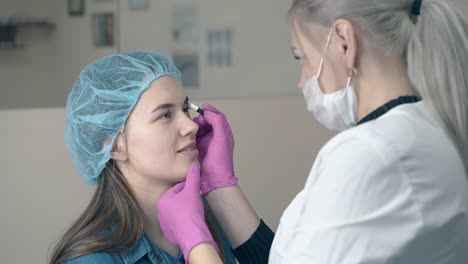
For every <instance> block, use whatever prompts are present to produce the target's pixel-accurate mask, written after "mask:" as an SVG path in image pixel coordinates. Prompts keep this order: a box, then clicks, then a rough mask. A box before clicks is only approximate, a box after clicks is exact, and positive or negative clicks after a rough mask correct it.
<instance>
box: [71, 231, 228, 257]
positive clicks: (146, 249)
mask: <svg viewBox="0 0 468 264" xmlns="http://www.w3.org/2000/svg"><path fill="white" fill-rule="evenodd" d="M218 230H219V229H218ZM219 236H220V238H221V242H222V246H223V250H224V256H225V258H226V262H225V263H226V264H236V258H235V257H234V254H233V252H232V249H231V245H230V244H229V242H228V241H227V239H226V237H225V235H224V234H223V233H222V232H220V233H219ZM111 263H112V264H181V263H185V260H184V256H183V255H182V252H180V251H179V254H178V256H177V257H174V256H172V255H170V254H169V253H167V252H165V251H164V250H163V249H161V248H159V247H158V246H156V245H154V244H153V243H152V242H151V240H150V239H149V238H148V236H147V235H146V234H144V233H143V235H142V236H141V238H140V241H139V242H138V244H137V245H136V246H135V247H133V248H132V249H131V250H130V251H129V252H128V253H126V254H122V255H114V254H109V253H105V252H97V253H92V254H88V255H84V256H80V257H78V258H75V259H72V260H70V261H67V262H66V264H111Z"/></svg>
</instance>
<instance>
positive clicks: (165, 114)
mask: <svg viewBox="0 0 468 264" xmlns="http://www.w3.org/2000/svg"><path fill="white" fill-rule="evenodd" d="M171 116H172V115H171V113H170V112H167V113H164V114H162V115H161V116H160V118H163V119H169V118H171Z"/></svg>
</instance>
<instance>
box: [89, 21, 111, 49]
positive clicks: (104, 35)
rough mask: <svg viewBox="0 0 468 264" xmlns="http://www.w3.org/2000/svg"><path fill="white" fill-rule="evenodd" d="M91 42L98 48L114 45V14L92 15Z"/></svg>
mask: <svg viewBox="0 0 468 264" xmlns="http://www.w3.org/2000/svg"><path fill="white" fill-rule="evenodd" d="M92 25H93V40H94V45H95V46H98V47H103V46H113V45H114V14H112V13H100V14H94V15H93V23H92Z"/></svg>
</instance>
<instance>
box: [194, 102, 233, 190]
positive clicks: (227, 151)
mask: <svg viewBox="0 0 468 264" xmlns="http://www.w3.org/2000/svg"><path fill="white" fill-rule="evenodd" d="M202 109H203V110H204V111H205V113H204V116H202V115H199V116H197V117H196V118H194V121H195V122H196V123H197V124H198V126H199V129H198V133H197V149H198V151H199V161H200V164H201V191H202V193H203V194H207V193H208V192H210V191H212V190H214V189H216V188H222V187H227V186H231V185H235V184H236V183H237V181H238V179H237V177H236V176H235V174H234V157H233V156H234V136H233V134H232V130H231V127H230V126H229V123H228V121H227V120H226V116H225V115H224V114H223V113H222V112H221V111H219V110H218V109H216V108H215V107H214V106H212V105H210V104H203V106H202Z"/></svg>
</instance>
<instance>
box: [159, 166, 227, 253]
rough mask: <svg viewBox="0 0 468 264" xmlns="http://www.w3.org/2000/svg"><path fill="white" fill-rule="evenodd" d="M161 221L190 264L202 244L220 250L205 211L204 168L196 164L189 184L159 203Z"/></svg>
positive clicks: (180, 187)
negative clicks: (203, 195)
mask: <svg viewBox="0 0 468 264" xmlns="http://www.w3.org/2000/svg"><path fill="white" fill-rule="evenodd" d="M157 208H158V219H159V223H160V225H161V229H162V231H163V232H164V235H165V236H166V238H167V239H168V240H169V242H171V243H173V244H174V245H179V246H180V248H181V250H182V253H183V254H184V257H185V259H186V260H188V259H189V254H190V251H191V250H192V248H194V247H195V246H197V245H199V244H202V243H209V244H211V245H212V246H213V247H214V248H215V249H216V251H217V252H218V254H219V252H220V251H219V248H218V246H217V245H216V243H215V242H214V239H213V236H212V235H211V233H210V230H209V229H208V226H207V224H206V222H205V211H204V207H203V202H202V200H201V195H200V168H199V164H198V163H195V164H193V165H192V167H191V168H190V170H189V172H188V174H187V179H186V181H185V182H181V183H178V184H177V185H175V186H174V187H172V188H171V189H169V190H168V191H167V192H165V193H164V194H163V195H162V196H161V198H160V199H159V201H158V204H157Z"/></svg>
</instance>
